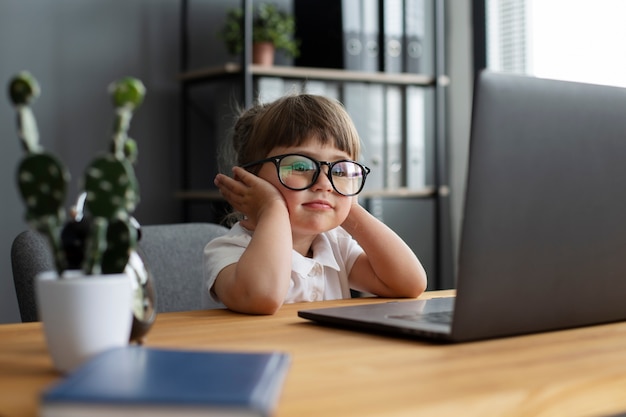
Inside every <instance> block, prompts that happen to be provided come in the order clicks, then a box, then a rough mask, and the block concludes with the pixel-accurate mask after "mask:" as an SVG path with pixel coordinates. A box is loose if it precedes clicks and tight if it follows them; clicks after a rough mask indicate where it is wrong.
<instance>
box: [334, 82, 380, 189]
mask: <svg viewBox="0 0 626 417" xmlns="http://www.w3.org/2000/svg"><path fill="white" fill-rule="evenodd" d="M369 88H370V86H369V85H368V84H366V83H360V82H349V83H345V84H344V87H343V103H344V106H345V108H346V111H347V112H348V114H349V115H350V118H351V119H352V121H353V122H354V126H355V127H356V130H357V132H358V134H359V138H360V139H361V156H360V158H359V161H360V162H361V163H363V164H364V165H366V166H367V167H369V168H370V169H371V172H370V174H369V175H368V176H367V180H366V181H365V187H364V188H363V191H372V190H380V189H382V188H383V185H384V183H383V178H384V174H383V170H382V153H383V137H382V135H381V134H379V135H376V134H375V132H372V131H371V130H370V129H371V127H372V123H371V120H370V112H371V110H370V108H371V105H372V97H371V96H370V92H369ZM378 99H379V100H380V104H379V106H380V107H382V100H383V98H382V96H381V97H378ZM381 110H382V109H381ZM381 113H382V112H381ZM379 117H380V116H379ZM381 121H382V120H379V124H378V125H377V128H378V129H380V130H381V131H382V123H380V122H381ZM380 133H382V132H380Z"/></svg>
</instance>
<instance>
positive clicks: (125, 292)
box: [36, 271, 133, 373]
mask: <svg viewBox="0 0 626 417" xmlns="http://www.w3.org/2000/svg"><path fill="white" fill-rule="evenodd" d="M36 291H37V303H38V310H39V316H40V319H41V321H42V322H43V328H44V333H45V337H46V343H47V346H48V351H49V353H50V356H51V357H52V362H53V364H54V367H55V368H56V369H57V370H58V371H60V372H62V373H68V372H71V371H73V370H75V369H76V368H77V367H78V366H80V365H81V364H82V363H83V362H85V361H86V360H88V359H89V358H91V357H92V356H94V355H96V354H98V353H100V352H103V351H105V350H107V349H110V348H113V347H119V346H125V345H128V343H129V336H130V331H131V324H132V321H133V314H132V299H133V297H132V296H133V291H132V285H131V278H130V277H129V276H128V275H126V274H109V275H92V276H85V275H83V274H82V273H81V272H80V271H69V272H66V273H64V275H63V278H62V279H59V277H58V275H57V273H56V272H54V271H48V272H43V273H41V274H39V275H38V276H37V281H36Z"/></svg>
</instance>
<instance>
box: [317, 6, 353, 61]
mask: <svg viewBox="0 0 626 417" xmlns="http://www.w3.org/2000/svg"><path fill="white" fill-rule="evenodd" d="M341 3H342V10H341V21H342V25H343V68H344V69H347V70H361V69H363V68H362V65H363V55H364V53H363V43H362V27H361V22H362V17H361V0H342V1H341ZM320 23H321V22H320ZM321 24H322V25H323V23H321Z"/></svg>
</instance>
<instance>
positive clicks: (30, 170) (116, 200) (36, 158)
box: [9, 72, 145, 275]
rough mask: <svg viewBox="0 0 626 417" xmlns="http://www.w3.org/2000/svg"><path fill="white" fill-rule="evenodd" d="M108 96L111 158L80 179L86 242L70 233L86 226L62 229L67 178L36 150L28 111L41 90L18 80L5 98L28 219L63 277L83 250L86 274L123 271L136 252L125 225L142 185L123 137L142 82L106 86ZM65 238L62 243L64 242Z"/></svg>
mask: <svg viewBox="0 0 626 417" xmlns="http://www.w3.org/2000/svg"><path fill="white" fill-rule="evenodd" d="M109 92H110V94H111V97H112V99H113V105H114V107H115V119H114V124H113V135H112V139H111V147H110V152H109V153H107V154H105V155H103V156H100V157H97V158H95V159H94V160H93V161H92V162H91V164H90V165H89V166H88V167H87V169H86V172H85V178H84V189H85V199H84V205H85V209H86V211H87V213H88V214H89V216H90V219H89V230H88V231H87V236H86V237H85V232H84V231H83V232H82V235H81V234H78V235H77V234H76V233H73V234H72V230H73V229H78V228H80V226H79V222H81V224H82V225H83V227H84V224H85V220H81V219H73V220H71V221H70V222H68V223H67V224H66V222H65V212H64V207H63V205H64V203H65V200H66V191H67V185H68V183H69V179H70V176H69V173H68V171H67V169H66V168H65V166H64V165H63V164H62V163H61V162H60V161H59V160H58V159H57V158H56V157H55V156H53V155H51V154H49V153H47V152H45V151H44V150H43V148H42V146H41V144H40V143H39V133H38V130H37V123H36V121H35V117H34V115H33V112H32V110H31V108H30V104H31V103H33V102H34V101H35V100H36V98H37V97H38V96H39V93H40V89H39V84H38V83H37V80H36V79H35V78H34V77H33V76H32V75H31V74H29V73H28V72H21V73H19V74H17V75H16V76H15V77H14V78H13V79H12V80H11V82H10V83H9V96H10V99H11V101H12V103H13V106H14V107H15V109H16V112H17V132H18V137H19V139H20V140H21V142H22V146H23V148H24V150H25V151H26V154H27V155H26V156H25V157H24V158H23V159H22V161H21V162H20V164H19V166H18V173H17V181H18V187H19V190H20V193H21V196H22V199H23V200H24V203H25V205H26V220H27V221H28V223H29V224H30V225H31V227H33V228H34V229H36V230H38V231H40V232H41V233H43V234H44V235H45V236H46V237H47V238H48V241H49V242H50V245H51V247H52V249H53V252H54V256H55V263H56V268H57V271H58V272H59V274H60V275H61V273H62V272H63V271H64V270H65V269H67V267H68V265H72V266H74V264H75V263H76V261H77V260H78V259H80V258H81V256H80V255H78V254H77V251H78V249H80V248H79V245H81V244H82V246H83V248H82V249H83V254H82V266H83V270H84V271H85V272H86V273H87V274H98V273H117V272H123V271H124V269H125V267H126V264H127V262H128V257H129V255H130V252H131V251H132V250H133V249H134V248H135V245H136V241H137V229H136V228H135V226H133V224H132V222H131V220H130V219H131V213H132V212H133V211H134V210H135V207H136V206H137V204H138V202H139V185H138V181H137V178H136V177H135V172H134V169H133V162H134V161H135V160H136V157H137V145H136V143H135V141H134V140H132V139H130V138H128V129H129V126H130V121H131V119H132V116H133V112H134V110H136V109H137V108H138V107H139V105H141V103H142V102H143V98H144V96H145V87H144V86H143V84H142V83H141V81H139V80H137V79H134V78H130V77H127V78H123V79H121V80H119V81H118V82H115V83H113V84H111V86H110V87H109ZM63 233H65V234H64V236H66V241H65V242H64V241H63V240H62V238H61V236H62V235H63ZM67 236H70V237H69V238H68V237H67ZM69 240H71V242H69V243H68V241H69ZM85 241H86V243H85ZM68 258H69V260H70V261H69V263H68Z"/></svg>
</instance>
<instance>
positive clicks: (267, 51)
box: [252, 42, 275, 67]
mask: <svg viewBox="0 0 626 417" xmlns="http://www.w3.org/2000/svg"><path fill="white" fill-rule="evenodd" d="M274 51H275V49H274V44H273V43H271V42H257V43H255V44H253V45H252V63H253V64H257V65H263V66H267V67H269V66H272V65H274Z"/></svg>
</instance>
